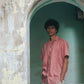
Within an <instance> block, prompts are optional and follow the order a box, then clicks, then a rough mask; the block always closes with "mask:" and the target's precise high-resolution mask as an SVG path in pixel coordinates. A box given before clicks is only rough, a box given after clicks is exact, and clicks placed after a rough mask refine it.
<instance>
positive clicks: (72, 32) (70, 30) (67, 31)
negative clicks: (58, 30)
mask: <svg viewBox="0 0 84 84" xmlns="http://www.w3.org/2000/svg"><path fill="white" fill-rule="evenodd" d="M34 14H35V13H34ZM31 16H32V15H31ZM30 19H31V18H30ZM62 22H63V21H62ZM69 31H70V32H72V33H73V31H72V30H69ZM66 32H68V31H67V30H66ZM77 32H78V30H77ZM70 34H71V33H70ZM72 37H73V34H72ZM73 40H75V38H73ZM74 42H75V41H74ZM72 46H73V47H75V48H76V46H74V45H72ZM73 47H72V48H73ZM74 52H75V51H74ZM74 54H75V53H74ZM71 59H73V58H71ZM70 81H71V80H70ZM70 84H73V82H72V81H71V83H70Z"/></svg>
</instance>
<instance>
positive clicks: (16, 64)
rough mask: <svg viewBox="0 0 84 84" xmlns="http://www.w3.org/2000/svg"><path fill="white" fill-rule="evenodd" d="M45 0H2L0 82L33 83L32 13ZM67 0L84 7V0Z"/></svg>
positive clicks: (8, 83) (0, 9) (6, 83)
mask: <svg viewBox="0 0 84 84" xmlns="http://www.w3.org/2000/svg"><path fill="white" fill-rule="evenodd" d="M44 1H49V0H0V84H18V83H19V84H30V81H29V80H30V78H29V74H30V68H29V66H30V62H29V61H30V60H29V58H30V39H29V37H30V34H29V33H30V31H29V26H30V25H29V24H30V16H31V15H32V10H34V8H35V6H36V5H37V4H40V3H43V2H44ZM52 1H58V0H52ZM60 1H66V0H60ZM67 1H71V2H72V3H75V4H77V5H79V7H81V9H83V7H84V6H83V4H84V1H83V0H67ZM79 3H80V4H81V5H80V4H79Z"/></svg>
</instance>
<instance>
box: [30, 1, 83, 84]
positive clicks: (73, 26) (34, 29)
mask: <svg viewBox="0 0 84 84" xmlns="http://www.w3.org/2000/svg"><path fill="white" fill-rule="evenodd" d="M75 9H76V7H75V6H73V5H71V4H68V3H64V2H58V3H53V4H50V5H46V6H44V7H42V8H41V9H40V10H38V11H37V12H36V14H35V15H34V16H33V18H32V20H31V24H30V55H31V56H30V64H31V65H30V69H31V72H30V79H31V80H30V82H31V84H41V72H42V70H41V67H42V62H41V60H40V54H41V48H42V46H43V44H44V43H45V42H46V41H48V40H49V36H48V34H47V32H46V31H45V29H44V23H45V21H46V20H47V19H49V18H53V19H56V20H58V22H59V24H60V29H59V33H58V36H59V37H61V38H63V39H65V40H67V41H68V43H69V49H70V58H69V67H68V74H67V77H66V79H65V84H67V83H68V84H74V83H77V84H78V83H83V82H84V80H83V78H84V75H82V74H84V68H83V64H84V62H83V58H84V56H83V55H84V44H83V43H84V38H83V36H84V33H83V32H84V20H77V19H76V10H75ZM69 82H70V83H69Z"/></svg>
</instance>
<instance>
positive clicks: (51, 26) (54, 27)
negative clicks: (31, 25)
mask: <svg viewBox="0 0 84 84" xmlns="http://www.w3.org/2000/svg"><path fill="white" fill-rule="evenodd" d="M52 27H54V28H55V26H54V25H50V26H48V27H47V28H52Z"/></svg>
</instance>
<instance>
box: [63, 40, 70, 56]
mask: <svg viewBox="0 0 84 84" xmlns="http://www.w3.org/2000/svg"><path fill="white" fill-rule="evenodd" d="M66 55H67V56H68V57H69V44H68V42H67V41H66V40H65V41H64V56H66Z"/></svg>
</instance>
